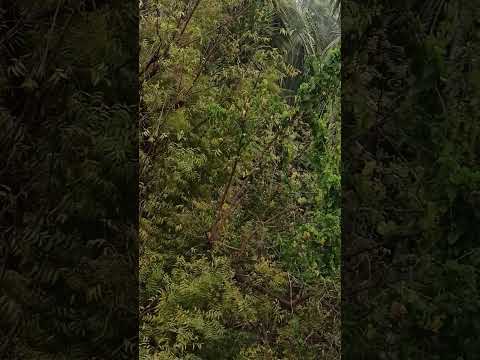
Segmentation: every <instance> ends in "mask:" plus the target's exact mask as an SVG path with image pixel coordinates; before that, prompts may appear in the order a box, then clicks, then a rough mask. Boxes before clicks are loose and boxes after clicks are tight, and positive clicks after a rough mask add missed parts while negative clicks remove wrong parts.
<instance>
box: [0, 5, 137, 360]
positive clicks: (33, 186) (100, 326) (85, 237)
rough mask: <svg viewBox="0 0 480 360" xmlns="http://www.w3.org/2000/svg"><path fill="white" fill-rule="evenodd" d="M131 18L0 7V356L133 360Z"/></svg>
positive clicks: (90, 8)
mask: <svg viewBox="0 0 480 360" xmlns="http://www.w3.org/2000/svg"><path fill="white" fill-rule="evenodd" d="M136 14H137V6H132V3H129V2H117V4H114V5H111V6H108V5H106V4H105V2H103V3H102V2H101V1H97V2H96V5H95V2H91V1H88V2H87V1H78V0H65V1H56V0H55V1H43V0H42V1H30V0H29V1H23V0H18V1H2V2H1V7H0V129H1V131H0V234H1V235H0V237H1V240H0V339H1V340H0V358H1V359H12V360H15V359H24V360H42V359H69V360H77V359H82V360H83V359H92V358H97V359H98V358H103V359H112V358H115V359H132V358H134V356H136V353H137V346H136V336H137V324H138V320H137V308H138V303H137V293H136V291H135V289H136V288H137V287H138V286H137V284H138V282H137V274H136V272H135V269H136V268H137V251H136V246H135V244H136V229H137V220H136V214H137V205H138V204H137V198H138V195H137V182H138V174H137V167H136V164H137V156H138V155H137V153H138V150H137V149H138V137H137V136H136V134H137V124H136V119H137V99H138V93H137V92H138V86H136V84H138V80H137V56H138V54H137V53H136V52H135V51H134V53H133V54H132V49H135V47H136V45H137V36H136V34H137V24H138V21H137V17H136Z"/></svg>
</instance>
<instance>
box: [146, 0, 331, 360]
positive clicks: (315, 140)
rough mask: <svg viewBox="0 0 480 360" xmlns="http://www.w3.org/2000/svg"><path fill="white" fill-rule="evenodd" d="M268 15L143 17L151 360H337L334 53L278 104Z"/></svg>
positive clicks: (160, 5) (160, 0)
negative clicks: (318, 358) (299, 90)
mask: <svg viewBox="0 0 480 360" xmlns="http://www.w3.org/2000/svg"><path fill="white" fill-rule="evenodd" d="M277 10H278V9H277V8H276V7H275V6H273V4H269V3H267V2H257V1H201V2H197V1H187V2H184V3H178V2H176V1H175V2H173V1H166V0H157V1H149V2H148V3H145V4H144V5H143V7H142V8H141V16H142V21H141V33H140V40H141V54H140V75H141V83H142V88H141V126H142V128H141V150H140V158H141V163H140V165H141V169H140V186H141V189H140V191H141V206H140V241H141V244H140V253H141V256H140V312H141V314H142V316H141V331H140V338H141V357H142V358H144V359H280V358H281V359H297V358H304V359H316V358H317V356H318V354H323V355H322V357H323V358H326V359H329V358H331V359H334V358H338V356H339V330H340V329H339V324H340V319H339V316H338V307H339V300H340V299H339V294H340V292H339V279H338V270H339V262H338V257H339V245H340V243H339V210H338V209H339V200H338V191H339V186H340V182H339V180H340V178H339V146H340V144H339V139H338V136H339V132H338V126H339V102H338V99H339V97H338V91H339V81H340V79H339V65H340V63H339V56H338V54H339V52H338V49H337V50H332V51H331V52H329V53H328V54H329V55H328V56H326V57H325V59H323V58H321V56H320V54H317V56H313V57H312V61H311V65H309V69H310V68H311V70H309V71H308V73H307V72H305V74H304V75H303V76H302V81H303V82H305V83H306V85H305V86H304V87H303V88H302V89H303V90H302V91H301V92H299V93H298V95H296V96H295V98H296V100H294V101H293V100H292V99H293V98H291V97H290V98H289V97H287V96H286V95H285V94H286V92H285V90H284V89H283V88H282V84H284V83H285V81H286V80H288V79H291V78H293V77H295V76H298V75H299V72H298V71H297V70H296V69H294V68H293V67H292V65H291V64H289V63H288V61H287V59H286V58H285V56H284V51H283V49H281V48H278V47H276V45H275V41H274V37H278V34H279V33H280V30H279V28H278V24H277V23H276V22H275V19H276V16H277V15H278V13H277ZM302 66H303V64H302ZM307 88H308V89H307ZM322 91H324V96H317V95H319V94H321V93H322ZM323 108H325V109H323Z"/></svg>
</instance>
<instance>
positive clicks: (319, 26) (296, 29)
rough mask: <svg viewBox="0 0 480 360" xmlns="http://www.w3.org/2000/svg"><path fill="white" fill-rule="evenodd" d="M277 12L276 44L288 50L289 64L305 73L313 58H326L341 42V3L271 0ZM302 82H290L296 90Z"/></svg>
mask: <svg viewBox="0 0 480 360" xmlns="http://www.w3.org/2000/svg"><path fill="white" fill-rule="evenodd" d="M271 1H272V5H273V7H274V9H275V10H276V16H277V18H278V19H277V23H279V24H280V31H279V36H278V37H277V38H275V39H274V45H275V46H276V47H278V48H281V49H284V50H285V51H286V56H287V62H288V63H290V64H291V65H293V66H294V67H295V68H297V69H298V70H300V71H301V72H303V71H304V70H305V60H306V58H307V57H309V56H322V55H323V54H324V53H325V51H326V50H328V49H329V48H330V47H332V46H334V45H335V44H337V43H338V42H339V41H340V1H339V0H271ZM298 84H299V81H298V80H296V81H295V80H289V81H288V82H287V83H286V84H284V85H285V87H286V88H288V89H290V90H294V89H295V88H296V86H298Z"/></svg>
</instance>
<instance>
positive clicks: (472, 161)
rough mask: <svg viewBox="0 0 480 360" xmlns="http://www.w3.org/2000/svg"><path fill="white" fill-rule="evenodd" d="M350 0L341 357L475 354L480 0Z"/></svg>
mask: <svg viewBox="0 0 480 360" xmlns="http://www.w3.org/2000/svg"><path fill="white" fill-rule="evenodd" d="M342 12H343V13H342V16H343V19H342V20H343V21H342V26H343V29H342V30H343V33H342V36H343V34H344V35H345V36H346V38H344V39H342V46H344V47H343V48H342V56H343V60H344V62H343V63H342V66H343V67H342V71H343V72H344V73H343V78H342V127H343V137H342V146H343V148H342V159H343V161H342V164H343V166H344V170H343V171H344V174H345V176H342V181H343V186H342V192H343V196H344V203H343V206H342V211H343V214H342V215H343V219H344V220H345V222H344V223H343V224H342V225H343V226H342V234H343V241H342V245H344V246H345V248H344V249H343V250H345V251H342V254H343V255H344V261H342V275H343V280H344V281H343V284H342V293H343V294H345V297H344V300H345V302H344V303H343V305H342V317H343V319H344V324H343V327H342V329H343V341H342V344H343V350H344V351H345V356H346V357H347V358H355V359H374V358H375V359H432V360H433V359H442V360H443V359H445V360H447V359H448V360H458V359H464V360H466V359H477V358H478V357H479V355H478V354H479V353H480V341H479V339H480V337H479V333H480V327H479V322H478V314H479V309H480V308H479V304H480V292H479V286H478V282H479V272H478V265H479V257H478V254H479V248H478V240H479V230H480V229H479V224H480V222H479V219H480V218H479V216H480V213H479V211H478V209H479V205H480V202H479V190H480V171H479V169H480V166H479V155H480V147H479V134H480V128H479V124H480V122H479V121H478V109H477V106H476V105H477V104H478V98H479V97H478V95H479V82H478V76H479V68H478V64H479V62H478V54H480V48H479V40H480V32H479V30H478V29H479V22H478V19H479V15H480V13H479V7H478V6H477V5H474V4H473V2H462V1H369V2H368V3H367V2H365V1H355V0H352V1H345V2H344V3H343V4H342Z"/></svg>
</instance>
